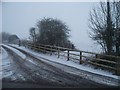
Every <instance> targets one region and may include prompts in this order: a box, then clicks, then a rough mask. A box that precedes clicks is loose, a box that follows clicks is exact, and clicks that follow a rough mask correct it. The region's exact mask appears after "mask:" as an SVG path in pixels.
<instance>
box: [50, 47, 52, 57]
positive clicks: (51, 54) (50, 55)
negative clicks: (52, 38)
mask: <svg viewBox="0 0 120 90" xmlns="http://www.w3.org/2000/svg"><path fill="white" fill-rule="evenodd" d="M50 49H51V50H50V56H51V55H52V46H50Z"/></svg>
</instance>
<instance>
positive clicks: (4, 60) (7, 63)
mask: <svg viewBox="0 0 120 90" xmlns="http://www.w3.org/2000/svg"><path fill="white" fill-rule="evenodd" d="M1 51H2V52H1V54H2V57H1V62H2V64H1V65H0V67H1V69H0V78H5V77H8V76H10V75H12V74H13V72H12V71H10V70H9V68H8V67H9V66H10V64H11V62H10V59H9V58H8V54H7V52H6V51H5V50H4V49H3V48H1ZM3 69H7V70H8V71H6V72H4V73H3V72H2V70H3Z"/></svg>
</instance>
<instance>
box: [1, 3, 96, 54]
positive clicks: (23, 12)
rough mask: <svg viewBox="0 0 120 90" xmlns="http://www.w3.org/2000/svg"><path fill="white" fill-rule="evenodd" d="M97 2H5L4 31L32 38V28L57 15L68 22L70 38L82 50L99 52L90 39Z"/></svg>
mask: <svg viewBox="0 0 120 90" xmlns="http://www.w3.org/2000/svg"><path fill="white" fill-rule="evenodd" d="M97 4H98V3H96V2H76V3H73V2H66V3H65V2H64V3H60V2H57V3H55V2H45V3H43V2H3V3H2V30H3V31H5V32H9V33H11V34H17V35H18V37H19V38H22V39H23V38H28V37H29V29H30V27H36V23H37V22H38V20H40V19H41V18H43V17H52V18H57V19H60V20H62V21H63V22H65V23H66V24H67V25H68V27H69V29H70V30H71V32H70V35H71V37H70V40H71V41H72V42H73V43H74V44H75V46H76V47H77V48H79V49H81V50H87V51H95V52H96V50H97V49H96V48H98V46H97V45H95V44H93V43H94V42H93V41H92V40H91V39H90V38H89V36H88V35H89V34H88V31H89V28H88V16H89V12H90V10H91V8H93V7H95V6H96V5H97Z"/></svg>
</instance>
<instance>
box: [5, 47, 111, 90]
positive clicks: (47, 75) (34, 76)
mask: <svg viewBox="0 0 120 90" xmlns="http://www.w3.org/2000/svg"><path fill="white" fill-rule="evenodd" d="M3 47H4V48H5V49H6V50H7V52H8V54H9V55H10V58H11V59H12V61H13V63H14V65H15V66H14V68H15V67H16V71H17V72H16V75H19V74H20V75H21V74H22V75H21V76H22V77H23V78H24V79H23V78H22V80H15V82H23V83H36V84H39V87H81V88H83V87H86V88H91V87H111V86H108V85H103V84H99V83H95V82H93V81H91V80H87V79H84V78H82V77H80V76H78V75H75V74H71V73H67V72H65V71H63V70H61V69H59V68H57V67H55V66H53V65H51V64H49V63H46V62H43V61H41V60H39V59H37V58H35V57H34V56H32V55H30V54H28V53H27V52H25V51H21V52H22V53H24V54H25V55H26V59H24V60H23V59H22V58H21V57H19V56H18V55H17V54H16V53H15V52H13V51H12V50H10V49H9V48H6V47H5V46H3ZM64 67H65V66H64ZM13 76H14V75H13ZM6 81H7V82H9V81H10V80H9V79H6V78H5V79H3V87H6V86H5V84H4V82H6Z"/></svg>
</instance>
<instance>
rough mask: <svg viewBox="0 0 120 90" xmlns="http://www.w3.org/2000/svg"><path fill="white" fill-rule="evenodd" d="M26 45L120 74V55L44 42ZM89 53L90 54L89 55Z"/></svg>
mask: <svg viewBox="0 0 120 90" xmlns="http://www.w3.org/2000/svg"><path fill="white" fill-rule="evenodd" d="M25 46H26V47H28V48H31V49H34V50H36V51H40V52H43V53H49V54H50V55H52V54H53V53H55V54H56V55H57V57H58V58H60V56H62V57H66V59H67V60H70V59H74V60H79V63H80V64H82V63H88V64H92V65H94V66H97V67H101V68H103V69H107V70H110V71H113V72H115V74H117V75H120V57H118V56H112V55H103V54H98V53H93V52H87V51H81V50H75V49H69V48H63V47H58V46H51V45H43V44H32V43H27V44H25ZM88 54H89V55H88Z"/></svg>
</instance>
